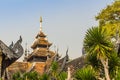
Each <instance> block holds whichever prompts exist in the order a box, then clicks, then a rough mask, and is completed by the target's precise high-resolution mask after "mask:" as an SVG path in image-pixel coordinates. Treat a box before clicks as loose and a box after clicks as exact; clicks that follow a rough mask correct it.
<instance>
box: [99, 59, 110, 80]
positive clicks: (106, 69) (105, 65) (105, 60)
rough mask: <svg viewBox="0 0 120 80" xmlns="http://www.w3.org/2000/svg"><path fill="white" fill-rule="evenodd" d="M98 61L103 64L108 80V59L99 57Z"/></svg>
mask: <svg viewBox="0 0 120 80" xmlns="http://www.w3.org/2000/svg"><path fill="white" fill-rule="evenodd" d="M100 61H101V63H102V64H103V67H104V72H105V78H106V80H110V76H109V69H108V59H100Z"/></svg>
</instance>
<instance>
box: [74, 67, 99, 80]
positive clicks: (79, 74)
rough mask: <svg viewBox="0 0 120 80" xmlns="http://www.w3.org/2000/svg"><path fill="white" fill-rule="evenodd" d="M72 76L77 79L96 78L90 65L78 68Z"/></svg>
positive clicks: (90, 79)
mask: <svg viewBox="0 0 120 80" xmlns="http://www.w3.org/2000/svg"><path fill="white" fill-rule="evenodd" d="M74 77H75V79H77V80H97V79H96V73H95V71H94V70H93V69H92V67H90V66H87V67H85V68H82V69H78V70H77V71H76V73H75V74H74Z"/></svg>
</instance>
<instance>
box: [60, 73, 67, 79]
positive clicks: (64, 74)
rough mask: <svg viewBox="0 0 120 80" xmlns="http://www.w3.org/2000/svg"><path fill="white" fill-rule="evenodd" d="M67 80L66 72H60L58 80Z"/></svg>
mask: <svg viewBox="0 0 120 80" xmlns="http://www.w3.org/2000/svg"><path fill="white" fill-rule="evenodd" d="M65 79H67V73H66V72H64V71H63V72H61V73H60V74H59V76H58V80H65Z"/></svg>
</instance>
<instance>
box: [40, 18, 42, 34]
mask: <svg viewBox="0 0 120 80" xmlns="http://www.w3.org/2000/svg"><path fill="white" fill-rule="evenodd" d="M40 32H42V17H41V16H40Z"/></svg>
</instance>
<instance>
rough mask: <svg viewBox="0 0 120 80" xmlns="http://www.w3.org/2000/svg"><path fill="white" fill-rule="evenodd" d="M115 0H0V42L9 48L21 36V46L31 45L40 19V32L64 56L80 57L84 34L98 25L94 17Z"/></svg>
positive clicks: (52, 47)
mask: <svg viewBox="0 0 120 80" xmlns="http://www.w3.org/2000/svg"><path fill="white" fill-rule="evenodd" d="M113 1H114V0H0V39H1V40H2V41H3V42H5V43H6V44H7V45H9V44H10V43H11V42H12V41H14V42H15V41H17V40H18V39H19V36H20V35H21V36H22V38H23V43H22V45H23V47H25V43H26V42H27V43H28V48H29V49H31V48H30V46H31V45H32V43H33V41H34V39H35V36H36V35H37V33H38V32H39V18H40V16H42V18H43V24H42V26H43V32H44V33H45V34H47V36H48V40H49V42H52V43H53V45H52V46H51V49H52V50H54V45H56V46H58V48H59V53H60V54H61V55H62V56H64V55H65V52H66V50H67V47H69V56H70V58H72V59H73V58H76V57H79V56H81V53H82V46H83V39H84V36H85V32H86V31H87V29H89V28H90V27H92V26H97V21H95V16H96V15H97V14H98V13H99V12H100V10H102V9H103V8H105V7H106V6H107V5H108V4H111V3H112V2H113Z"/></svg>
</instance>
